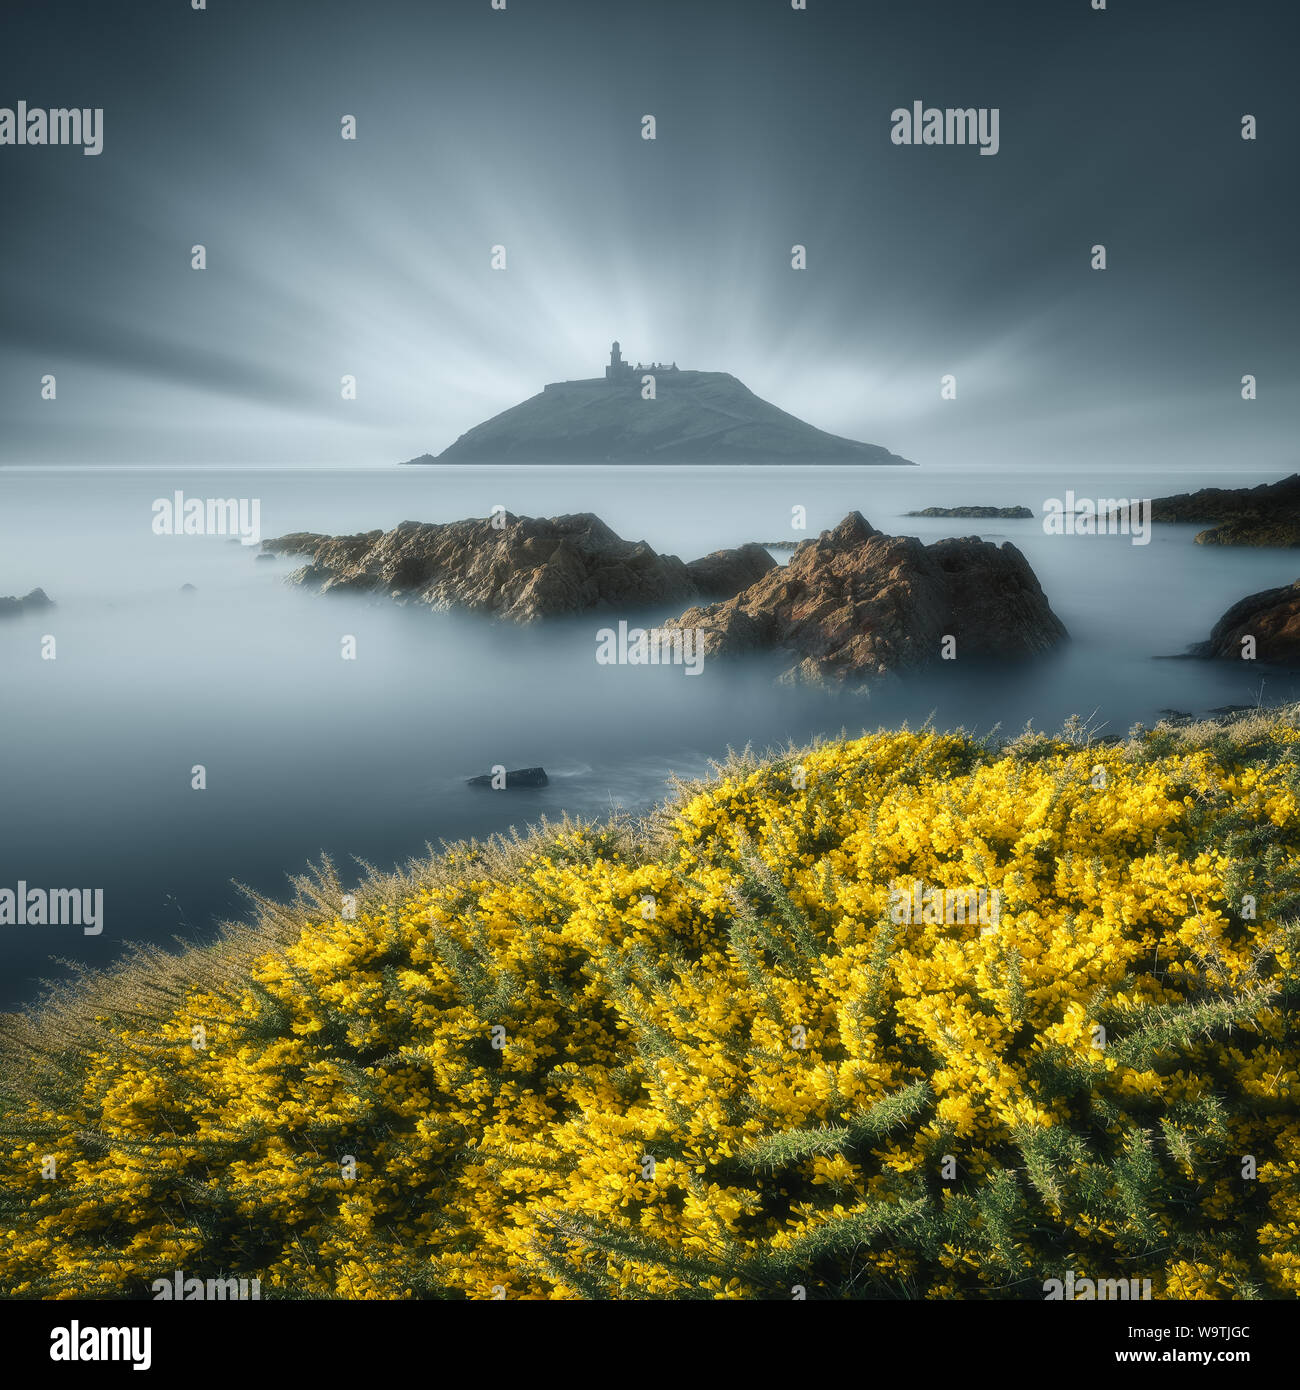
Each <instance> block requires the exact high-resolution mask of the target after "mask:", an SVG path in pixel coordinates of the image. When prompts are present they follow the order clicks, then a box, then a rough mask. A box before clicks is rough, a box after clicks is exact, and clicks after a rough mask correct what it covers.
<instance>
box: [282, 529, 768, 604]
mask: <svg viewBox="0 0 1300 1390" xmlns="http://www.w3.org/2000/svg"><path fill="white" fill-rule="evenodd" d="M501 520H502V521H503V522H504V524H503V525H500V526H493V525H492V524H491V523H490V522H489V521H487V520H469V521H453V522H447V523H445V524H437V523H422V522H415V521H404V522H402V524H401V525H400V526H398V527H395V528H394V529H393V530H392V531H387V532H384V531H367V532H364V533H362V534H360V535H355V536H317V535H312V534H310V533H306V532H296V533H294V534H292V535H288V536H281V537H279V538H278V539H275V540H268V541H265V542H264V543H263V548H264V550H265V551H266V552H267V553H270V554H280V555H310V556H311V562H310V563H309V564H307V565H304V566H303V567H302V568H301V569H298V570H295V571H294V572H293V573H292V574H291V575H290V576H289V579H290V581H291V582H293V583H298V584H306V585H310V586H313V587H316V588H319V590H320V591H321V592H322V593H325V592H330V591H334V590H340V591H342V590H353V591H360V592H380V593H387V594H389V595H390V596H392V597H393V598H395V599H398V600H399V601H403V602H417V603H427V604H428V605H429V606H430V607H432V608H436V609H449V608H466V609H469V610H470V611H471V612H479V613H492V614H494V615H496V616H497V617H501V618H506V619H508V620H510V621H512V622H520V623H528V622H533V621H535V620H536V619H538V618H543V617H552V616H556V615H561V614H566V613H582V612H587V611H589V610H592V609H599V608H611V607H625V608H637V607H649V606H653V605H656V604H665V603H686V602H689V601H691V600H692V599H698V598H701V597H713V596H715V595H717V594H719V593H721V594H727V595H730V594H734V593H736V592H737V591H738V590H739V589H740V588H742V587H743V586H744V585H746V584H748V583H750V582H751V580H752V579H754V578H756V577H757V575H758V574H760V573H762V567H763V562H765V567H766V568H772V567H774V566H775V561H774V560H773V559H772V558H771V556H770V555H767V554H766V552H765V551H763V550H762V548H761V547H759V546H744V547H742V548H741V549H740V550H735V551H731V550H722V551H717V552H715V553H714V554H713V555H709V556H706V557H705V558H704V559H703V560H698V561H695V562H694V564H693V565H685V564H683V563H682V561H681V560H679V559H678V558H677V556H675V555H660V554H658V553H657V552H656V551H654V550H652V549H651V547H650V546H648V545H647V544H646V543H645V542H644V541H625V540H623V539H622V537H620V536H618V535H616V534H615V533H614V532H613V531H611V530H610V528H609V527H608V526H606V525H605V523H604V522H603V521H601V520H600V518H599V517H596V516H593V515H591V514H590V513H580V514H578V515H575V516H561V517H552V518H550V519H546V518H533V517H516V516H511V515H510V514H509V513H506V514H505V515H504V517H502V518H501ZM760 556H761V560H760Z"/></svg>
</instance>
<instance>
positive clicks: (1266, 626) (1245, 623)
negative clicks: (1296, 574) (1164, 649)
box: [1189, 579, 1300, 666]
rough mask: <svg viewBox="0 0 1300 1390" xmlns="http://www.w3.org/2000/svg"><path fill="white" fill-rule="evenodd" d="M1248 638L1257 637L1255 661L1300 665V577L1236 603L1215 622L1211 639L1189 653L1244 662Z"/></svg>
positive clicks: (1249, 595)
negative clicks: (1244, 643) (1280, 586)
mask: <svg viewBox="0 0 1300 1390" xmlns="http://www.w3.org/2000/svg"><path fill="white" fill-rule="evenodd" d="M1247 637H1252V638H1254V651H1255V655H1254V660H1256V661H1262V662H1267V663H1270V664H1272V665H1276V666H1300V579H1298V580H1296V582H1295V583H1294V584H1287V585H1284V586H1283V587H1282V588H1280V589H1263V590H1261V591H1260V592H1259V593H1257V594H1248V595H1247V596H1246V597H1245V598H1243V599H1241V600H1240V601H1239V602H1237V603H1234V604H1233V605H1232V607H1231V608H1229V609H1228V611H1227V612H1226V613H1225V614H1224V615H1223V617H1221V618H1220V619H1219V621H1218V622H1217V623H1215V625H1214V627H1213V629H1212V630H1211V632H1210V636H1209V640H1208V641H1205V642H1198V643H1197V644H1196V645H1195V646H1194V647H1192V649H1191V651H1190V653H1189V655H1191V656H1206V657H1213V658H1216V659H1219V660H1232V661H1241V660H1242V653H1243V651H1244V650H1245V647H1244V646H1243V642H1242V639H1243V638H1247Z"/></svg>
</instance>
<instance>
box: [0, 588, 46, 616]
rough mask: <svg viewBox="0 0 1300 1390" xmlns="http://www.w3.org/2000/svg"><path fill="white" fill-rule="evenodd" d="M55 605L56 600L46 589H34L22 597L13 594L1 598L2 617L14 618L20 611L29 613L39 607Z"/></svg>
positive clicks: (0, 611)
mask: <svg viewBox="0 0 1300 1390" xmlns="http://www.w3.org/2000/svg"><path fill="white" fill-rule="evenodd" d="M53 605H54V600H53V599H52V598H50V597H49V596H48V595H47V594H46V592H45V590H44V589H33V590H32V591H31V593H30V594H24V595H23V596H22V597H21V598H15V597H14V596H13V595H10V596H9V597H7V598H0V618H12V617H16V616H17V615H18V614H19V613H29V612H31V611H32V610H34V609H37V608H51V607H53Z"/></svg>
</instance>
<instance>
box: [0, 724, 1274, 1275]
mask: <svg viewBox="0 0 1300 1390" xmlns="http://www.w3.org/2000/svg"><path fill="white" fill-rule="evenodd" d="M1297 737H1298V736H1297V733H1296V731H1295V730H1292V729H1289V728H1286V727H1285V726H1280V727H1279V728H1278V729H1276V730H1275V731H1274V733H1273V734H1272V735H1271V737H1270V739H1269V740H1266V741H1265V746H1263V747H1262V748H1256V749H1253V750H1251V752H1250V754H1249V756H1247V755H1246V754H1243V753H1241V752H1240V751H1239V750H1236V749H1233V748H1216V747H1204V748H1199V749H1192V750H1191V751H1180V752H1168V753H1160V752H1159V751H1158V750H1156V751H1151V750H1147V751H1143V749H1142V748H1141V747H1140V746H1139V747H1138V748H1137V749H1136V750H1135V749H1134V748H1133V747H1132V746H1129V747H1105V748H1100V749H1099V748H1096V747H1093V748H1087V749H1081V748H1078V747H1075V746H1073V745H1071V744H1069V743H1066V742H1053V741H1049V740H1042V741H1039V742H1038V743H1037V744H1034V745H1032V746H1031V747H1030V748H1029V749H1028V750H1025V749H1012V750H1003V751H998V750H993V749H990V748H988V747H985V746H984V745H982V744H978V743H974V742H972V741H971V740H969V739H967V738H965V737H962V736H958V735H943V734H938V733H932V732H922V733H908V732H902V733H882V734H877V735H873V736H870V737H866V738H862V739H858V740H854V741H848V742H841V743H836V744H830V745H826V746H824V747H820V748H818V749H815V750H811V751H809V752H807V753H805V754H804V755H802V756H801V757H800V758H798V759H797V760H795V759H790V758H787V759H785V760H782V761H779V762H772V763H769V764H767V765H765V766H761V767H749V766H745V765H741V766H739V767H736V768H734V769H732V770H731V771H728V772H726V773H724V774H723V776H722V777H721V779H720V780H718V781H717V782H716V783H714V784H713V785H711V786H708V787H707V788H703V789H698V790H696V791H695V792H694V793H693V794H691V795H689V796H687V797H686V798H685V799H684V800H682V801H681V802H680V803H679V804H677V805H676V806H675V807H674V808H672V809H671V811H670V812H667V813H665V816H664V818H663V822H662V824H661V825H660V827H659V830H658V832H657V833H656V834H655V835H653V836H651V837H650V838H648V839H646V840H645V841H644V842H641V843H638V844H634V845H633V846H632V848H631V850H629V847H628V845H627V844H626V843H625V842H622V841H619V840H618V839H617V837H616V836H614V835H613V834H612V833H606V832H604V831H602V830H600V829H592V828H588V829H577V830H573V829H569V830H565V831H562V832H555V833H553V834H551V835H550V836H541V837H539V838H537V839H535V840H534V841H533V842H532V845H531V847H530V852H529V853H528V854H527V855H526V856H525V857H521V858H520V860H519V862H517V863H516V864H515V865H514V867H513V868H512V869H511V870H510V871H509V872H503V873H499V874H494V873H485V872H484V870H483V866H482V864H481V862H479V861H478V860H477V859H475V857H474V856H473V855H470V854H468V853H466V852H465V851H463V850H461V849H453V850H451V851H449V852H448V853H447V854H446V856H445V857H444V860H443V864H442V869H443V874H442V877H441V878H440V879H439V880H438V881H437V882H435V883H432V884H429V885H424V886H418V885H415V884H414V883H413V884H412V886H411V889H410V892H409V894H408V895H407V896H405V897H402V898H400V899H399V900H395V901H392V902H390V903H388V904H386V905H384V906H382V907H379V908H375V909H372V910H368V911H366V912H363V913H362V914H361V915H359V916H358V917H356V918H355V919H354V920H345V919H344V918H343V917H342V916H339V917H337V918H332V919H320V920H314V921H311V922H309V923H307V924H306V925H305V926H304V927H303V929H302V931H301V933H300V935H299V936H298V938H297V939H296V940H294V941H292V942H291V943H290V944H288V945H287V946H285V947H284V948H283V949H280V950H267V951H266V953H265V954H264V955H263V956H262V957H261V958H259V959H257V960H256V961H255V962H254V964H253V965H252V967H251V969H250V970H249V971H248V972H247V973H246V976H245V977H244V978H243V979H242V980H240V981H237V982H235V983H234V984H230V985H223V986H221V987H214V988H212V989H211V990H208V991H198V990H193V991H191V992H190V993H189V994H188V996H187V997H186V998H185V1000H184V1002H183V1004H181V1005H178V1006H176V1007H175V1008H174V1009H173V1010H172V1011H171V1012H170V1013H169V1014H168V1015H167V1016H166V1017H164V1018H161V1019H159V1020H156V1021H154V1022H151V1023H149V1024H142V1023H140V1022H139V1021H138V1020H134V1021H133V1020H130V1019H123V1020H121V1021H120V1022H119V1023H116V1024H113V1025H112V1038H113V1043H112V1045H111V1046H110V1045H107V1044H106V1045H105V1046H104V1047H102V1048H100V1049H97V1050H95V1051H94V1052H92V1053H91V1054H90V1055H86V1056H84V1057H80V1058H78V1059H76V1065H75V1067H74V1068H73V1071H72V1075H73V1076H74V1081H73V1084H72V1086H71V1088H70V1090H69V1091H68V1093H66V1094H64V1095H62V1096H60V1097H57V1098H55V1097H43V1096H39V1095H38V1096H36V1097H29V1098H28V1099H26V1100H25V1101H23V1102H22V1103H21V1104H15V1105H14V1106H13V1107H12V1108H11V1110H10V1113H9V1114H8V1115H7V1117H6V1133H7V1135H8V1136H9V1137H8V1138H7V1139H6V1141H5V1151H4V1153H3V1168H4V1181H5V1187H6V1190H7V1193H8V1205H7V1209H6V1210H7V1215H6V1216H5V1217H4V1218H2V1219H0V1225H2V1229H0V1234H3V1236H4V1240H3V1242H2V1244H3V1250H2V1252H0V1270H3V1275H2V1279H3V1287H4V1288H6V1289H7V1290H8V1291H9V1292H10V1293H11V1294H17V1295H19V1296H22V1295H24V1294H27V1295H31V1294H34V1293H37V1294H39V1293H44V1294H46V1295H55V1296H67V1297H72V1296H77V1295H79V1294H86V1293H89V1294H92V1295H95V1294H98V1295H103V1294H133V1295H137V1296H139V1295H143V1294H144V1293H145V1290H146V1289H147V1286H148V1283H149V1281H150V1280H152V1279H154V1278H156V1277H158V1276H159V1274H161V1273H167V1272H169V1271H170V1270H171V1269H173V1268H178V1267H184V1268H185V1269H187V1270H194V1271H196V1272H197V1271H198V1270H199V1269H200V1268H202V1269H204V1270H205V1271H206V1270H210V1271H213V1272H215V1271H218V1270H222V1271H229V1272H241V1273H244V1274H247V1275H256V1276H257V1277H259V1278H260V1279H261V1280H262V1287H263V1290H264V1296H266V1297H274V1296H276V1294H277V1292H279V1293H293V1294H295V1295H298V1296H303V1295H306V1296H320V1297H343V1298H404V1297H412V1296H434V1297H466V1298H501V1297H506V1298H521V1297H522V1298H548V1299H549V1298H574V1297H600V1296H607V1297H627V1298H674V1297H683V1296H690V1297H708V1298H716V1299H735V1298H754V1297H790V1296H791V1293H790V1290H791V1289H792V1288H794V1287H795V1286H802V1287H805V1288H806V1289H807V1291H808V1296H809V1297H816V1296H819V1294H821V1295H822V1296H826V1295H829V1296H835V1297H854V1296H862V1297H871V1296H899V1295H910V1296H919V1297H932V1298H943V1297H971V1296H980V1295H982V1294H989V1295H997V1296H1004V1295H1005V1294H1006V1292H1007V1291H1008V1290H1015V1291H1017V1292H1018V1294H1019V1296H1033V1292H1032V1291H1033V1288H1034V1286H1035V1281H1041V1280H1043V1279H1045V1278H1047V1277H1051V1276H1054V1275H1056V1274H1058V1273H1059V1272H1060V1270H1061V1268H1063V1267H1065V1265H1064V1263H1063V1262H1068V1263H1069V1266H1070V1267H1072V1268H1075V1269H1077V1270H1079V1271H1080V1273H1087V1274H1088V1275H1090V1276H1092V1277H1120V1276H1121V1275H1122V1276H1123V1277H1128V1275H1129V1274H1131V1273H1133V1272H1138V1273H1140V1274H1141V1275H1143V1276H1144V1277H1149V1278H1150V1279H1151V1280H1152V1283H1153V1286H1154V1290H1155V1293H1156V1296H1157V1297H1172V1298H1183V1297H1191V1298H1231V1297H1239V1296H1273V1297H1278V1296H1282V1297H1286V1296H1290V1297H1295V1296H1297V1295H1300V1104H1298V1102H1300V1080H1298V1079H1297V1060H1298V1058H1300V1032H1298V1031H1297V1026H1296V1023H1295V1020H1294V1017H1293V1013H1294V1006H1295V998H1296V986H1295V981H1296V978H1297V971H1298V969H1300V967H1298V965H1297V960H1296V951H1297V937H1296V934H1295V931H1294V929H1293V928H1290V927H1288V926H1287V922H1288V921H1289V918H1288V913H1289V911H1290V910H1291V903H1292V901H1293V900H1300V898H1297V895H1296V889H1295V881H1296V879H1297V877H1300V872H1298V871H1300V800H1298V799H1297V785H1296V776H1297V774H1296V764H1295V761H1294V758H1293V757H1291V756H1288V754H1287V750H1288V749H1293V748H1294V747H1295V746H1296V741H1297ZM796 761H797V763H798V769H799V772H800V776H799V777H798V778H796V777H794V776H793V775H792V773H793V770H794V765H795V762H796ZM1098 767H1101V768H1102V769H1104V772H1105V776H1104V777H1098V776H1097V769H1098ZM913 881H923V882H926V883H930V884H936V885H954V886H979V887H981V888H984V889H988V890H997V892H998V894H999V901H1000V903H1001V912H1000V916H999V918H998V920H997V922H996V924H994V925H993V926H992V927H991V928H989V927H987V925H986V926H984V927H982V925H981V923H980V922H979V921H975V920H972V921H969V922H967V921H957V922H951V921H924V920H917V921H912V920H905V921H901V922H900V921H897V920H895V919H894V916H893V915H891V901H892V900H891V891H893V890H894V889H895V885H897V884H905V883H910V882H913ZM647 902H648V903H650V904H652V907H653V910H652V911H651V910H647V908H646V904H647ZM196 1021H201V1022H202V1023H203V1025H204V1030H205V1035H206V1046H205V1047H203V1048H195V1047H194V1046H192V1045H191V1038H192V1033H191V1029H192V1026H193V1024H194V1023H195V1022H196ZM51 1165H52V1168H53V1176H50V1171H51ZM1178 1232H1182V1233H1183V1234H1182V1235H1181V1236H1180V1235H1178Z"/></svg>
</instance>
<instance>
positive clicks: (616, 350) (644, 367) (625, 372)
mask: <svg viewBox="0 0 1300 1390" xmlns="http://www.w3.org/2000/svg"><path fill="white" fill-rule="evenodd" d="M676 370H677V363H676V362H638V363H637V364H636V366H635V367H634V366H633V365H632V364H631V363H630V362H625V361H624V360H623V350H622V348H621V347H620V346H619V344H618V340H617V339H615V340H614V344H613V346H612V347H611V348H610V350H609V366H608V367H606V368H605V380H606V381H608V382H611V383H619V382H629V383H630V382H631V381H632V380H633V379H634V378H635V377H637V376H638V375H639V374H640V373H641V372H675V371H676Z"/></svg>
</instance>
